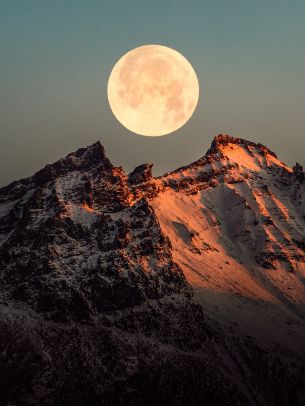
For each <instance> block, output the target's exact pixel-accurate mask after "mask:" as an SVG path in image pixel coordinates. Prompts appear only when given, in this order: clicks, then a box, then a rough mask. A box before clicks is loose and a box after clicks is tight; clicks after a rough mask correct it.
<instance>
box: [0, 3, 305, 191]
mask: <svg viewBox="0 0 305 406" xmlns="http://www.w3.org/2000/svg"><path fill="white" fill-rule="evenodd" d="M304 21H305V1H304V0H290V1H288V0H287V1H284V0H255V1H254V0H231V1H228V0H213V1H212V0H189V1H186V0H175V1H174V0H154V1H147V0H141V1H140V0H129V1H125V0H120V1H118V0H112V1H103V0H99V1H98V0H62V1H59V0H52V1H50V0H26V1H23V0H1V1H0V49H1V60H0V89H1V91H0V104H1V108H0V142H1V144H0V185H4V184H6V183H8V182H10V181H12V180H14V179H18V178H21V177H25V176H28V175H31V174H32V173H33V172H34V171H36V170H38V169H40V167H42V166H44V165H45V164H47V163H49V162H53V161H55V160H56V159H58V158H60V157H61V156H64V155H65V154H67V153H68V152H71V151H73V150H75V149H77V148H78V147H82V146H86V145H88V144H90V143H92V142H94V141H96V140H100V141H101V143H102V144H103V145H104V146H105V148H106V152H107V154H108V156H109V157H110V159H111V161H112V162H113V163H114V164H115V165H123V167H124V168H125V169H126V170H128V171H129V170H131V169H132V168H133V167H134V166H135V165H138V164H140V163H143V162H147V161H151V162H154V166H155V170H154V171H155V174H160V173H162V172H166V171H169V170H171V169H175V168H176V167H178V166H180V165H183V164H186V163H189V162H191V161H194V160H195V159H197V158H199V157H200V156H202V155H203V154H204V153H205V151H206V149H207V148H208V147H209V145H210V143H211V141H212V138H213V137H214V136H215V135H216V134H218V133H230V134H231V135H233V136H236V137H243V138H246V139H248V140H251V141H257V142H261V143H263V144H266V145H267V146H269V147H270V148H271V149H272V150H274V151H275V152H276V153H277V154H278V155H279V157H280V158H281V159H282V160H284V161H286V162H287V163H288V164H293V163H294V162H295V161H299V162H301V163H303V164H305V160H304V149H305V148H304V147H305V23H304ZM149 43H155V44H162V45H167V46H170V47H172V48H175V49H177V50H178V51H179V52H181V53H182V54H184V55H185V56H186V57H187V59H188V60H189V61H190V62H191V63H192V65H193V66H194V68H195V70H196V72H197V75H198V78H199V81H200V90H201V91H200V102H199V105H198V107H197V109H196V111H195V113H194V116H193V117H192V119H191V120H190V121H189V122H188V123H187V124H186V125H185V126H184V127H183V128H181V129H180V130H179V131H177V132H175V133H172V134H170V135H167V136H165V137H156V138H150V137H142V136H139V135H136V134H133V133H131V132H129V131H128V130H126V129H125V128H124V127H122V126H121V125H120V124H119V123H118V122H117V121H116V119H115V117H114V116H113V115H112V113H111V110H110V108H109V106H108V101H107V94H106V88H107V80H108V76H109V74H110V71H111V69H112V67H113V65H114V63H115V62H116V61H117V59H118V58H120V57H121V56H122V54H124V53H125V52H127V51H128V50H130V49H132V48H135V47H137V46H140V45H143V44H149Z"/></svg>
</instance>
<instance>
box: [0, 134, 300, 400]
mask: <svg viewBox="0 0 305 406" xmlns="http://www.w3.org/2000/svg"><path fill="white" fill-rule="evenodd" d="M303 180H304V173H303V168H302V167H301V166H300V165H299V164H296V165H295V167H294V168H293V170H292V169H290V168H289V167H288V166H286V165H285V164H283V163H282V162H281V161H279V160H278V158H277V157H276V155H275V154H274V153H272V152H271V151H270V150H269V149H267V148H266V147H264V146H262V145H260V144H254V143H252V142H248V141H245V140H242V139H235V138H233V137H229V136H223V135H220V136H218V137H215V139H214V141H213V143H212V146H211V148H210V149H209V151H208V152H207V153H206V154H205V156H203V157H202V158H200V159H199V160H198V161H196V162H194V163H192V164H190V165H188V166H185V167H183V168H180V169H177V170H176V171H174V172H171V173H168V174H165V175H163V176H161V177H157V178H155V177H154V176H153V175H152V164H144V165H141V166H139V167H138V168H136V169H135V170H134V171H133V172H132V173H131V174H129V175H127V174H126V173H125V172H124V170H123V169H122V168H121V167H114V166H113V165H112V164H111V162H110V161H109V159H108V158H107V157H106V156H105V152H104V149H103V147H102V146H101V144H100V143H95V144H93V145H91V146H90V147H87V148H82V149H79V150H78V151H76V152H75V153H72V154H69V155H68V156H67V157H65V158H63V159H61V160H59V161H58V162H56V163H54V164H51V165H47V166H46V167H45V168H43V169H42V170H40V171H39V172H37V173H36V174H35V175H33V176H32V177H29V178H26V179H22V180H20V181H17V182H13V183H12V184H10V185H8V186H6V187H4V188H2V189H0V298H1V304H0V309H1V313H0V331H1V334H0V368H1V378H0V403H1V404H3V405H36V404H37V405H41V404H43V405H65V406H66V405H71V406H72V405H73V406H78V405H86V406H87V405H203V404H205V405H233V404H234V405H251V404H253V405H303V404H304V402H305V381H304V377H303V372H302V371H303V370H304V367H305V361H304V359H305V356H304V354H305V348H304V345H303V343H304V342H305V341H304V340H305V328H304V301H305V299H304V298H305V291H304V280H305V279H304V273H305V271H304V270H305V268H304V258H305V240H304V235H305V233H304V230H305V222H304V219H305V217H304V215H305V209H304V184H303Z"/></svg>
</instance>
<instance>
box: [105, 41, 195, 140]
mask: <svg viewBox="0 0 305 406" xmlns="http://www.w3.org/2000/svg"><path fill="white" fill-rule="evenodd" d="M198 98H199V83H198V79H197V75H196V73H195V71H194V69H193V67H192V65H191V64H190V63H189V61H188V60H187V59H186V58H185V57H184V56H183V55H181V54H180V53H179V52H177V51H175V50H174V49H172V48H168V47H166V46H163V45H144V46H141V47H138V48H135V49H132V50H131V51H129V52H127V53H126V54H125V55H123V56H122V57H121V58H120V59H119V60H118V62H117V63H116V64H115V65H114V67H113V69H112V72H111V74H110V77H109V81H108V100H109V104H110V107H111V110H112V112H113V114H114V115H115V117H116V118H117V119H118V120H119V122H120V123H121V124H122V125H123V126H125V127H126V128H127V129H128V130H130V131H133V132H134V133H137V134H140V135H146V136H151V137H157V136H161V135H166V134H169V133H171V132H173V131H176V130H178V129H179V128H181V127H182V126H183V125H184V124H185V123H186V122H187V121H188V120H189V119H190V118H191V116H192V114H193V112H194V110H195V108H196V105H197V102H198Z"/></svg>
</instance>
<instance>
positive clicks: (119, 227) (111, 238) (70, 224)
mask: <svg viewBox="0 0 305 406" xmlns="http://www.w3.org/2000/svg"><path fill="white" fill-rule="evenodd" d="M131 200H132V194H131V192H130V190H129V188H128V182H127V177H126V175H125V173H124V171H123V170H122V168H115V167H113V166H112V164H111V163H110V161H109V160H108V159H107V158H106V157H105V154H104V150H103V148H102V146H101V145H100V144H99V143H97V144H94V145H92V146H91V147H89V148H88V149H81V150H79V151H77V152H76V153H75V154H70V155H68V156H67V157H66V158H64V159H62V160H60V161H59V162H56V163H55V164H53V165H48V166H46V167H45V168H44V169H42V170H41V171H39V172H38V173H36V174H35V175H34V176H33V177H32V178H29V179H26V180H24V181H21V182H16V183H13V184H12V185H10V186H8V187H7V188H4V189H2V190H1V191H0V201H1V211H0V213H1V218H0V235H1V251H0V267H1V269H2V270H3V272H2V283H3V284H4V286H5V288H4V289H2V294H4V295H5V297H6V298H7V299H10V298H13V299H14V300H16V301H18V302H23V303H26V304H29V305H30V306H31V307H32V308H33V309H35V310H37V311H43V312H44V313H46V314H48V315H49V316H50V317H52V318H54V319H65V318H72V319H74V320H82V319H86V318H88V316H89V315H90V313H91V312H95V311H104V310H105V311H109V310H115V309H125V308H127V307H130V306H135V305H137V304H140V303H142V302H143V301H145V300H147V299H157V298H161V297H163V296H164V295H168V294H173V293H181V294H182V295H186V296H189V295H190V288H189V286H188V285H187V283H186V281H185V279H184V277H183V274H182V272H181V270H180V268H179V267H178V266H177V265H176V264H175V263H174V262H173V260H172V256H171V251H170V245H169V242H168V240H167V239H166V238H165V237H164V235H163V233H162V232H161V229H160V226H159V223H158V220H157V218H156V217H155V214H154V210H153V208H152V207H151V206H150V205H149V204H148V201H147V200H145V199H139V200H138V201H137V202H136V204H133V205H131V203H130V202H131Z"/></svg>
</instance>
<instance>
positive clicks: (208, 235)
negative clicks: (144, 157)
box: [152, 135, 305, 350]
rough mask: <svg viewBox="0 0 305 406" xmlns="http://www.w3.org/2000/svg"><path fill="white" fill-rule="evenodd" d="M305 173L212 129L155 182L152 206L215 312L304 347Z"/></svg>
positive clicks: (183, 265) (262, 149)
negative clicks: (196, 151) (193, 155)
mask: <svg viewBox="0 0 305 406" xmlns="http://www.w3.org/2000/svg"><path fill="white" fill-rule="evenodd" d="M303 179H304V174H303V170H302V168H301V167H300V165H296V166H295V167H294V168H293V170H292V169H290V168H289V167H287V166H286V165H285V164H283V163H282V162H281V161H280V160H278V158H277V157H276V155H275V154H274V153H273V152H271V151H270V150H269V149H267V148H266V147H264V146H262V145H260V144H254V143H252V142H248V141H245V140H242V139H235V138H233V137H230V136H224V135H219V136H217V137H216V138H215V139H214V141H213V143H212V146H211V148H210V149H209V151H208V152H207V153H206V155H205V156H204V157H203V158H201V159H199V160H198V161H196V162H194V163H192V164H190V165H188V166H186V167H183V168H180V169H178V170H176V171H174V172H172V173H169V174H166V175H164V176H162V177H160V178H158V179H156V181H155V182H156V188H157V189H162V193H159V194H158V196H157V197H156V198H155V199H154V200H153V202H152V205H153V207H154V208H155V210H156V214H157V216H158V219H159V221H160V224H161V228H162V230H163V232H164V234H165V235H166V236H167V237H168V238H169V239H170V241H171V243H172V247H173V258H174V261H175V262H176V263H177V264H179V265H180V267H181V269H182V270H183V272H184V275H185V276H186V278H187V280H188V281H189V282H190V284H191V285H193V286H194V287H195V289H196V293H197V297H198V299H199V301H201V303H202V304H203V305H204V306H205V307H207V308H208V309H209V311H210V312H212V313H213V315H214V316H215V315H216V317H217V318H219V319H220V320H222V321H223V322H228V321H229V322H230V323H235V324H236V323H239V324H241V325H242V327H243V328H244V329H245V330H248V331H249V330H250V331H251V332H252V333H253V334H258V335H260V336H261V335H263V336H267V337H268V338H272V339H275V340H277V341H280V342H282V343H283V342H285V343H290V345H292V346H294V347H295V346H298V345H299V347H300V348H302V349H303V350H304V342H305V325H304V314H305V245H304V242H305V201H304V199H305V185H304V183H303ZM215 306H217V307H215ZM271 326H272V328H271Z"/></svg>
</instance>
